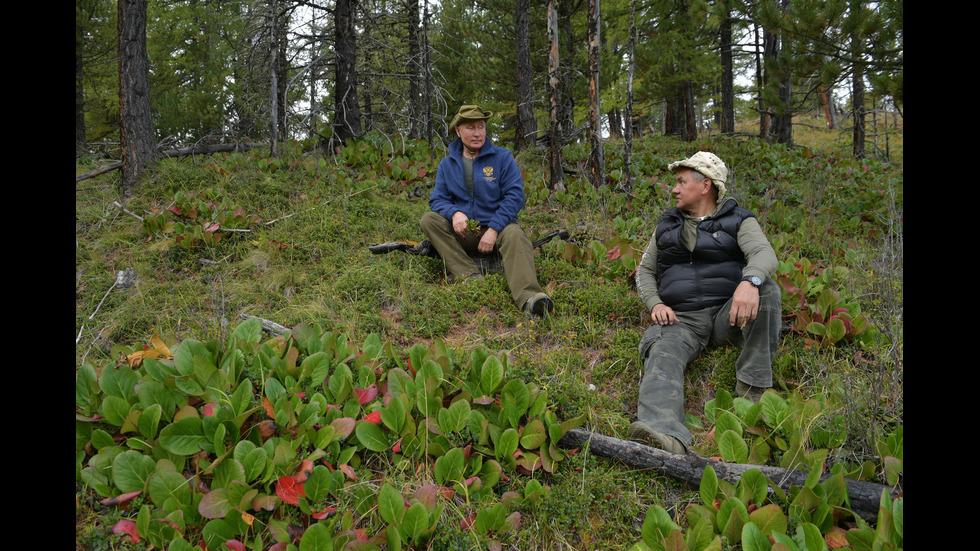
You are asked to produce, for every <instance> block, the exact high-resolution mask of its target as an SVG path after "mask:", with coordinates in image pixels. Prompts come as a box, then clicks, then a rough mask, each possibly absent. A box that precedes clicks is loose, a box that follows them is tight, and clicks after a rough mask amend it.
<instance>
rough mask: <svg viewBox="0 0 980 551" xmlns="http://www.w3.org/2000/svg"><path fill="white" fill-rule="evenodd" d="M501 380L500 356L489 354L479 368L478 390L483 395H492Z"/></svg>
mask: <svg viewBox="0 0 980 551" xmlns="http://www.w3.org/2000/svg"><path fill="white" fill-rule="evenodd" d="M503 380H504V365H503V364H502V363H500V358H498V357H496V356H489V357H488V358H487V359H486V360H485V361H484V362H483V368H482V369H481V370H480V390H482V391H483V394H484V395H485V396H493V395H494V393H495V391H496V390H497V387H498V386H500V383H501V382H502V381H503Z"/></svg>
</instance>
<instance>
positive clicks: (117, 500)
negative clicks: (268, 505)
mask: <svg viewBox="0 0 980 551" xmlns="http://www.w3.org/2000/svg"><path fill="white" fill-rule="evenodd" d="M399 442H400V440H399ZM142 493H143V491H142V490H140V491H138V492H129V493H128V494H119V495H117V496H114V497H107V498H105V499H103V500H102V501H100V502H99V503H101V504H102V505H105V506H106V507H112V506H113V505H122V504H123V503H127V502H129V501H131V500H132V499H133V498H134V497H136V496H138V495H140V494H142Z"/></svg>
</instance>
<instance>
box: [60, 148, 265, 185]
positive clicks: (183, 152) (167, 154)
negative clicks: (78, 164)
mask: <svg viewBox="0 0 980 551" xmlns="http://www.w3.org/2000/svg"><path fill="white" fill-rule="evenodd" d="M256 147H267V146H266V145H265V144H247V143H230V144H197V145H191V146H188V147H182V148H180V149H169V150H167V151H163V152H161V153H160V156H161V157H163V158H173V157H185V156H187V155H209V154H212V153H230V152H232V151H248V150H250V149H254V148H256ZM120 168H122V161H116V162H114V163H109V164H107V165H102V166H100V167H98V168H96V169H95V170H90V171H89V172H86V173H84V174H79V175H77V176H75V183H76V184H77V183H78V182H81V181H82V180H87V179H89V178H94V177H96V176H99V175H102V174H105V173H106V172H111V171H113V170H119V169H120Z"/></svg>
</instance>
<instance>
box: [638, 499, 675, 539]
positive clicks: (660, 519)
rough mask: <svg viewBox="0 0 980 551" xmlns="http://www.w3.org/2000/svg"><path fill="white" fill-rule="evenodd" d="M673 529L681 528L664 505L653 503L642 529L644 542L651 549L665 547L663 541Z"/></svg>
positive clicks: (641, 533)
mask: <svg viewBox="0 0 980 551" xmlns="http://www.w3.org/2000/svg"><path fill="white" fill-rule="evenodd" d="M672 530H680V526H678V525H677V524H676V523H674V521H673V519H671V518H670V514H668V513H667V511H666V510H665V509H664V508H663V507H661V506H659V505H651V506H650V508H649V509H647V516H646V518H644V519H643V526H642V528H641V529H640V535H641V536H642V537H643V543H645V544H647V546H648V547H650V548H651V549H663V548H664V547H663V541H664V539H666V538H667V535H668V534H670V532H671V531H672Z"/></svg>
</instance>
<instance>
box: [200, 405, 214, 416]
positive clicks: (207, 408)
mask: <svg viewBox="0 0 980 551" xmlns="http://www.w3.org/2000/svg"><path fill="white" fill-rule="evenodd" d="M217 405H218V402H208V403H206V404H204V410H203V411H201V413H203V414H204V416H205V417H213V416H214V408H215V407H217Z"/></svg>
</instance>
